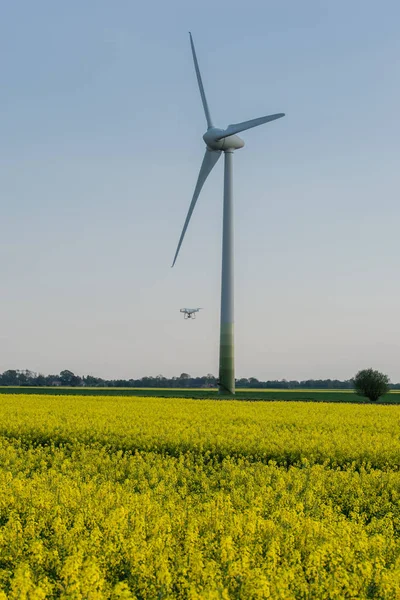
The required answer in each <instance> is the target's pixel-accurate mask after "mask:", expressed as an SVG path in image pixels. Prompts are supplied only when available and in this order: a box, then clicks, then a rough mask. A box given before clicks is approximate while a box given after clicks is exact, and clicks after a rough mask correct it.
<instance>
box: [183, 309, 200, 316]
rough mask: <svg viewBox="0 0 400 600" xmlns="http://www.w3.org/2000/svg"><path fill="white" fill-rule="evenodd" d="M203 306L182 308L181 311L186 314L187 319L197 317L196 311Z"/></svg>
mask: <svg viewBox="0 0 400 600" xmlns="http://www.w3.org/2000/svg"><path fill="white" fill-rule="evenodd" d="M199 310H201V308H181V313H183V314H184V318H185V319H195V318H196V313H197V312H199Z"/></svg>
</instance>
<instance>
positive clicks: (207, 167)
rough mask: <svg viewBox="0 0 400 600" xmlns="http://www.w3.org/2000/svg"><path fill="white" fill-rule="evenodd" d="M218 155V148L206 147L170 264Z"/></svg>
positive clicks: (177, 251)
mask: <svg viewBox="0 0 400 600" xmlns="http://www.w3.org/2000/svg"><path fill="white" fill-rule="evenodd" d="M220 156H221V151H220V150H209V149H208V148H207V150H206V153H205V155H204V158H203V162H202V165H201V168H200V173H199V176H198V178H197V183H196V187H195V190H194V194H193V198H192V201H191V203H190V206H189V210H188V214H187V216H186V220H185V224H184V226H183V229H182V233H181V237H180V238H179V244H178V248H177V250H176V252H175V257H174V262H173V263H172V266H174V264H175V262H176V259H177V258H178V253H179V250H180V247H181V245H182V242H183V238H184V237H185V233H186V229H187V228H188V225H189V221H190V217H191V216H192V213H193V210H194V207H195V206H196V202H197V198H198V197H199V194H200V192H201V188H202V187H203V185H204V182H205V180H206V179H207V177H208V176H209V174H210V173H211V171H212V170H213V168H214V166H215V165H216V164H217V162H218V159H219V157H220Z"/></svg>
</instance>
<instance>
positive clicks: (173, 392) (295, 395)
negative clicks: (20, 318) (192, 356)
mask: <svg viewBox="0 0 400 600" xmlns="http://www.w3.org/2000/svg"><path fill="white" fill-rule="evenodd" d="M27 393H29V394H51V395H74V396H75V395H79V396H141V397H156V398H157V397H158V398H194V399H197V400H205V399H215V400H223V399H227V398H229V397H228V396H220V395H219V394H218V391H217V389H214V388H208V389H201V388H122V387H121V388H104V387H62V386H60V387H24V386H0V394H27ZM235 398H236V399H237V400H252V401H260V400H261V401H263V400H264V401H272V400H281V401H303V402H347V403H363V404H364V403H368V404H369V403H370V402H369V400H367V399H365V398H363V397H361V396H357V395H356V394H354V392H353V391H352V390H317V389H314V390H313V389H303V390H271V389H247V388H246V389H242V388H239V389H237V390H236V396H235ZM377 404H400V390H392V391H391V392H390V394H386V395H385V396H382V398H381V399H380V400H379V401H378V402H377Z"/></svg>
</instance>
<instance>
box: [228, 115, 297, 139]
mask: <svg viewBox="0 0 400 600" xmlns="http://www.w3.org/2000/svg"><path fill="white" fill-rule="evenodd" d="M284 116H285V113H277V114H276V115H268V116H267V117H259V118H258V119H251V121H243V123H233V124H232V125H228V127H227V128H226V129H225V131H224V133H223V134H222V135H219V136H218V137H217V140H222V139H223V138H226V137H228V136H229V135H235V133H240V132H241V131H246V129H251V128H252V127H258V125H263V123H269V122H270V121H275V119H280V118H281V117H284Z"/></svg>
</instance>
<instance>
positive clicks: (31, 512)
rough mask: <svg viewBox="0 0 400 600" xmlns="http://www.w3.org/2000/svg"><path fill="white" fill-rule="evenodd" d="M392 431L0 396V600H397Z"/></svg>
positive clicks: (271, 410) (398, 529)
mask: <svg viewBox="0 0 400 600" xmlns="http://www.w3.org/2000/svg"><path fill="white" fill-rule="evenodd" d="M399 424H400V423H399V414H398V407H396V406H370V405H351V404H347V405H346V404H336V405H332V404H310V403H282V402H270V403H261V404H260V403H258V404H256V403H247V402H235V401H226V402H214V401H207V400H205V401H203V402H198V401H193V400H184V399H159V398H139V397H137V398H123V397H118V398H116V397H104V396H103V397H80V396H62V397H60V396H34V395H25V396H17V395H4V396H3V397H2V402H1V404H0V465H1V468H0V499H1V500H0V590H2V591H1V592H0V599H2V598H4V599H5V598H15V599H16V598H32V599H34V598H36V599H39V598H40V599H41V598H43V599H45V598H46V599H49V600H53V599H54V600H55V599H61V600H70V599H72V598H73V599H74V600H85V599H94V600H97V599H98V600H100V599H101V600H102V599H110V600H113V599H117V598H126V599H134V598H136V599H138V598H140V599H142V600H153V599H154V598H164V599H167V600H173V599H182V600H183V599H188V600H189V599H190V600H203V599H209V600H212V599H215V600H217V599H225V600H236V599H237V600H239V599H246V600H247V599H249V600H250V599H256V598H260V599H261V598H274V599H278V600H279V599H281V600H297V599H299V600H300V599H306V598H310V599H311V598H321V599H326V600H329V599H337V600H341V599H344V598H357V599H359V600H363V599H367V598H376V599H381V600H397V598H398V597H399V595H400V496H399V490H400V472H399V470H398V456H399V454H400V439H399V437H398V429H399ZM355 433H356V435H355Z"/></svg>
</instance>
